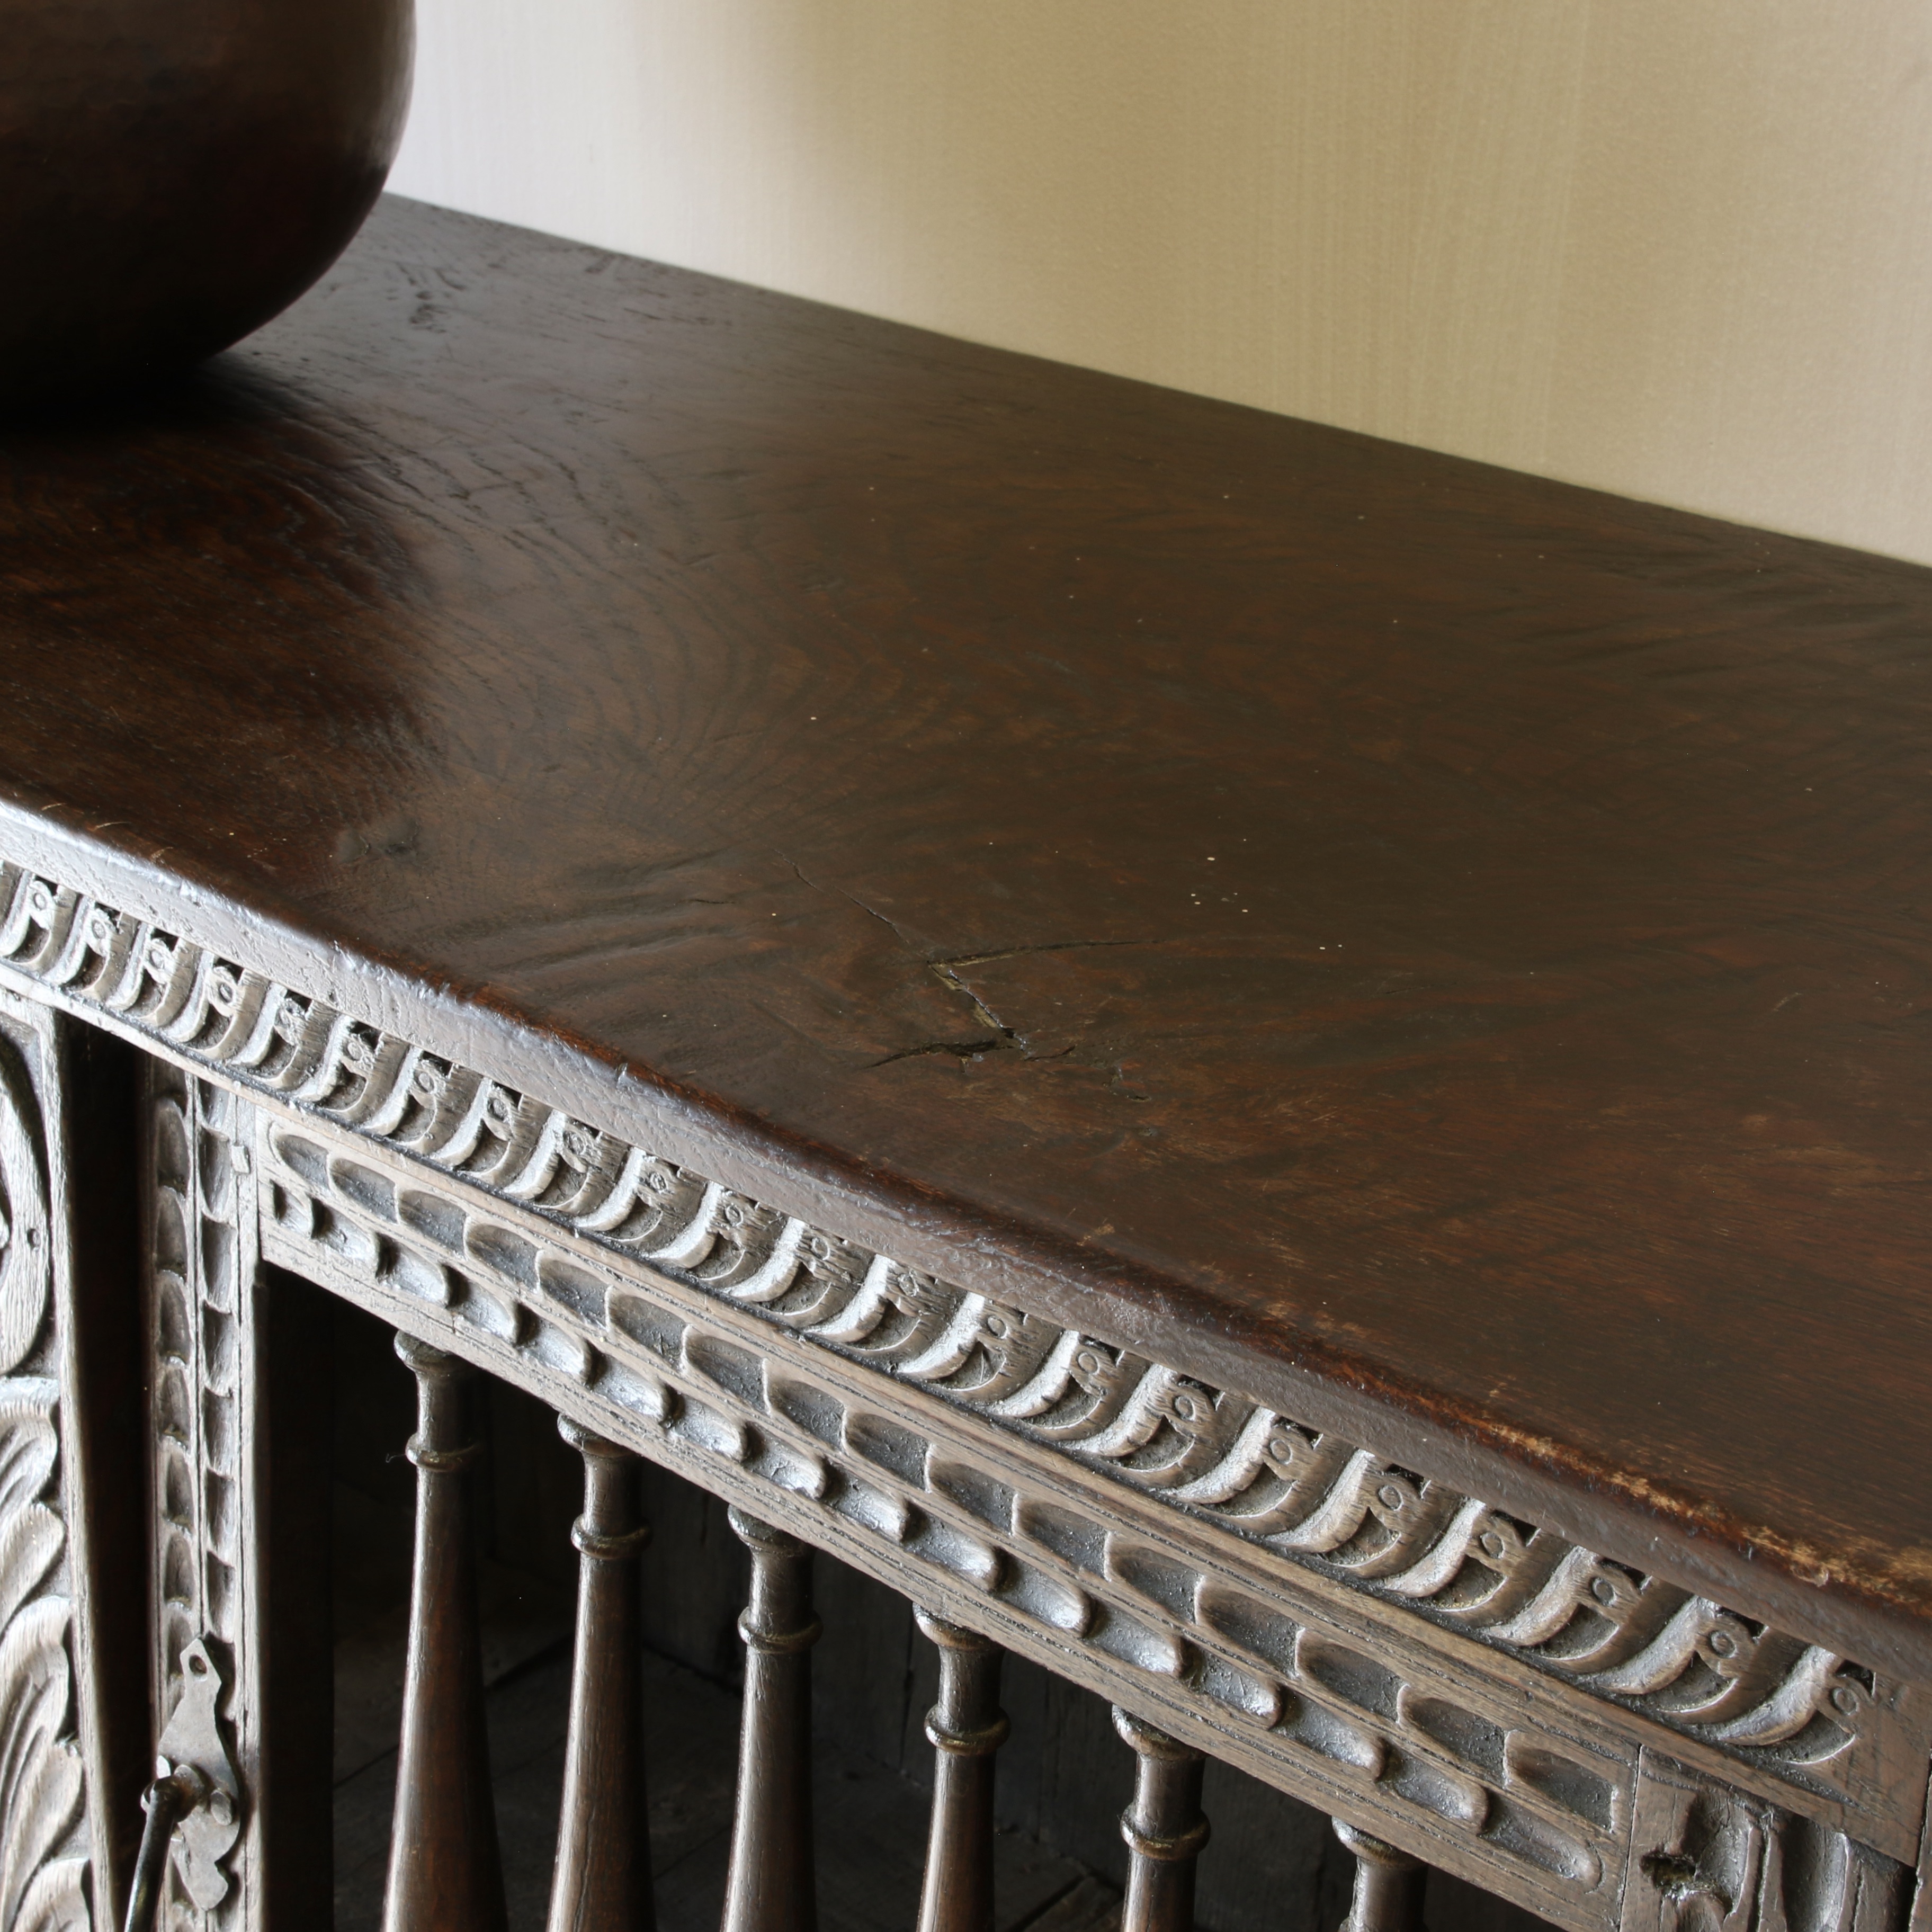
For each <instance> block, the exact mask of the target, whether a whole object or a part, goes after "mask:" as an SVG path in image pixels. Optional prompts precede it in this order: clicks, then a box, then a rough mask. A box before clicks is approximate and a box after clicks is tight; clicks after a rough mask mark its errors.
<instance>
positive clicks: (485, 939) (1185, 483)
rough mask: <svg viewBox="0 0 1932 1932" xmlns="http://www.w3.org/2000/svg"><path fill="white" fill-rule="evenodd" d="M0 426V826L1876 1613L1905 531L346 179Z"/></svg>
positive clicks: (1758, 1579)
mask: <svg viewBox="0 0 1932 1932" xmlns="http://www.w3.org/2000/svg"><path fill="white" fill-rule="evenodd" d="M4 446H5V458H4V463H0V475H4V478H5V481H4V485H0V490H4V493H0V544H4V553H0V692H4V700H0V784H4V792H5V797H6V799H7V800H8V801H10V803H9V804H8V805H7V808H6V809H5V814H4V820H0V845H3V846H4V847H5V850H7V853H8V856H19V854H20V852H21V851H23V850H28V851H30V852H31V853H45V852H56V853H64V854H65V861H64V862H66V863H68V865H70V867H79V868H82V870H83V871H84V872H85V873H86V877H88V878H89V880H93V881H95V883H96V884H97V886H98V889H102V890H107V889H110V887H111V888H112V889H115V890H117V891H119V892H122V893H123V894H124V895H135V896H138V895H139V894H140V893H142V892H148V893H149V894H150V895H159V897H158V898H157V903H158V902H161V901H165V899H166V895H169V894H172V895H175V899H176V900H177V901H180V902H181V903H182V904H184V907H185V908H186V910H184V911H183V913H182V915H181V916H182V917H183V919H184V920H185V921H190V922H193V923H194V924H195V926H196V931H197V932H198V933H200V934H202V935H203V936H204V937H206V938H208V939H209V940H210V941H211V942H212V941H213V940H214V939H215V938H219V937H220V935H222V934H224V933H233V934H234V935H238V937H237V938H236V944H238V945H240V944H242V943H243V941H246V942H247V943H248V945H249V946H251V947H252V948H253V952H252V953H251V957H257V956H262V955H263V953H264V952H265V950H266V952H269V953H275V956H277V957H279V958H282V959H290V960H297V961H299V960H302V959H307V960H308V962H309V964H308V966H307V967H306V968H305V969H304V970H305V971H308V974H309V976H310V978H311V980H314V978H315V977H316V976H317V974H326V976H328V977H329V981H330V986H331V987H332V990H333V995H334V997H336V998H339V999H340V1000H341V1001H343V1002H344V1004H346V1005H347V1007H349V1008H350V1010H357V1011H366V1012H367V1013H368V1015H369V1016H371V1017H372V1018H374V1019H377V1020H378V1021H379V1022H381V1021H384V1020H386V1021H389V1022H392V1023H393V1024H395V1025H399V1026H401V1027H402V1028H404V1031H410V1029H411V1028H414V1029H415V1031H414V1033H413V1037H418V1038H440V1039H444V1040H460V1038H462V1037H464V1036H463V1030H464V1029H469V1036H470V1037H472V1038H473V1039H474V1040H479V1041H484V1042H486V1043H487V1045H486V1046H475V1047H473V1048H472V1051H473V1052H476V1053H479V1054H483V1055H484V1056H485V1057H484V1058H483V1059H481V1060H478V1061H475V1063H474V1064H487V1065H488V1066H490V1068H491V1070H496V1068H497V1067H499V1065H500V1066H501V1067H505V1068H507V1069H508V1072H509V1073H510V1074H511V1075H513V1076H518V1077H521V1078H524V1079H527V1080H528V1082H529V1085H530V1090H531V1091H536V1092H540V1093H542V1094H544V1095H545V1096H546V1097H548V1098H550V1099H551V1100H553V1101H554V1102H555V1103H556V1104H559V1105H563V1106H580V1107H581V1108H582V1109H583V1110H584V1112H585V1113H586V1117H587V1118H592V1119H593V1120H595V1121H598V1123H599V1124H606V1125H614V1124H619V1123H620V1122H622V1121H629V1122H631V1123H632V1124H638V1126H637V1130H638V1131H639V1133H640V1135H644V1136H646V1137H648V1136H650V1135H655V1143H654V1144H655V1145H661V1146H662V1147H664V1148H666V1149H667V1151H673V1153H676V1152H679V1151H682V1154H685V1155H688V1157H689V1158H691V1159H692V1160H698V1159H699V1158H700V1155H702V1156H703V1160H704V1161H705V1162H706V1163H708V1166H706V1171H707V1172H716V1173H720V1174H722V1175H724V1177H725V1178H733V1177H736V1176H750V1177H752V1178H754V1180H755V1181H756V1183H757V1187H758V1188H759V1190H760V1192H761V1193H762V1194H763V1196H764V1197H765V1198H766V1199H772V1200H773V1201H775V1202H778V1203H779V1204H780V1205H799V1204H804V1205H814V1204H815V1205H817V1208H819V1209H820V1211H822V1212H823V1213H826V1214H829V1215H830V1216H832V1218H833V1219H834V1220H835V1221H836V1222H837V1223H838V1225H840V1226H842V1227H845V1228H847V1229H850V1230H851V1231H852V1232H854V1233H855V1234H857V1235H865V1236H868V1237H869V1238H872V1239H874V1240H875V1241H877V1243H878V1244H880V1246H882V1247H884V1248H886V1250H888V1251H889V1252H891V1253H895V1254H896V1255H898V1256H901V1258H902V1259H906V1260H908V1261H910V1262H915V1263H916V1264H918V1265H923V1266H927V1267H930V1268H932V1269H933V1270H934V1271H935V1272H938V1273H940V1274H943V1275H944V1276H945V1277H947V1279H949V1280H953V1281H955V1282H958V1283H962V1284H963V1285H965V1286H971V1287H977V1288H986V1289H991V1290H992V1291H994V1292H1010V1293H1011V1294H1013V1295H1016V1296H1017V1297H1019V1298H1020V1299H1022V1301H1025V1302H1027V1303H1028V1304H1029V1305H1032V1306H1035V1307H1045V1308H1046V1309H1048V1310H1049V1311H1050V1312H1055V1313H1060V1314H1061V1315H1063V1316H1066V1315H1068V1314H1071V1315H1073V1316H1074V1317H1075V1319H1079V1320H1080V1321H1082V1322H1085V1323H1086V1324H1087V1325H1088V1327H1089V1328H1091V1330H1092V1331H1094V1332H1095V1333H1098V1334H1104V1335H1108V1336H1111V1337H1113V1338H1115V1339H1116V1340H1141V1341H1148V1342H1150V1343H1153V1342H1157V1343H1160V1345H1161V1346H1162V1349H1163V1359H1165V1360H1168V1361H1172V1362H1175V1363H1176V1364H1178V1365H1179V1366H1181V1367H1189V1368H1193V1369H1194V1370H1196V1371H1197V1372H1198V1373H1201V1374H1203V1375H1205V1376H1211V1377H1215V1378H1218V1379H1220V1381H1221V1382H1223V1383H1224V1384H1229V1385H1235V1386H1238V1387H1239V1388H1241V1389H1242V1390H1243V1391H1244V1392H1245V1393H1247V1394H1250V1395H1253V1396H1257V1397H1260V1398H1262V1399H1263V1400H1270V1401H1274V1402H1277V1403H1279V1404H1280V1406H1283V1407H1285V1408H1286V1409H1288V1410H1289V1412H1291V1413H1294V1414H1297V1415H1302V1416H1304V1417H1305V1418H1307V1419H1309V1420H1310V1421H1313V1422H1314V1423H1316V1424H1317V1425H1318V1426H1336V1427H1339V1426H1341V1425H1342V1424H1343V1423H1345V1422H1346V1424H1347V1425H1348V1427H1349V1428H1351V1429H1352V1430H1353V1431H1354V1432H1355V1436H1354V1439H1355V1440H1358V1441H1362V1442H1367V1443H1368V1444H1369V1445H1370V1446H1371V1447H1373V1448H1378V1449H1379V1450H1382V1451H1385V1453H1388V1454H1391V1455H1394V1456H1397V1457H1403V1458H1406V1459H1409V1460H1411V1461H1412V1463H1413V1465H1414V1466H1415V1467H1417V1468H1418V1469H1421V1470H1422V1471H1423V1472H1424V1473H1427V1474H1432V1475H1440V1476H1442V1477H1445V1478H1451V1479H1454V1480H1457V1481H1462V1482H1463V1483H1465V1484H1468V1485H1469V1486H1471V1487H1475V1488H1476V1489H1478V1490H1479V1491H1480V1492H1481V1493H1484V1494H1487V1495H1490V1496H1492V1497H1493V1498H1494V1499H1496V1500H1499V1501H1500V1502H1503V1503H1505V1505H1506V1506H1508V1507H1514V1508H1521V1509H1523V1510H1525V1511H1535V1512H1540V1513H1541V1520H1544V1521H1547V1522H1550V1523H1552V1524H1553V1526H1555V1527H1557V1528H1559V1529H1562V1530H1564V1531H1565V1532H1566V1533H1568V1534H1571V1535H1577V1536H1579V1537H1581V1538H1584V1539H1585V1540H1586V1541H1591V1542H1592V1544H1593V1545H1594V1547H1598V1548H1600V1549H1601V1550H1604V1551H1605V1552H1606V1553H1608V1554H1610V1555H1612V1556H1622V1557H1623V1558H1625V1559H1626V1560H1628V1561H1631V1562H1642V1563H1648V1564H1652V1565H1655V1566H1657V1567H1658V1568H1662V1569H1664V1571H1666V1572H1667V1574H1673V1575H1675V1576H1676V1577H1678V1578H1679V1580H1682V1581H1688V1582H1690V1583H1694V1584H1698V1585H1703V1586H1708V1587H1709V1588H1710V1589H1712V1591H1714V1592H1717V1593H1718V1594H1721V1595H1728V1597H1729V1598H1730V1601H1733V1602H1734V1603H1741V1604H1742V1606H1743V1607H1745V1608H1747V1609H1748V1610H1754V1611H1756V1612H1757V1613H1760V1614H1763V1615H1766V1616H1773V1615H1775V1616H1778V1617H1780V1618H1781V1619H1784V1620H1785V1621H1786V1622H1787V1623H1788V1624H1790V1625H1791V1626H1792V1627H1793V1628H1797V1629H1799V1630H1800V1631H1809V1632H1813V1633H1817V1634H1822V1635H1823V1637H1824V1639H1825V1640H1827V1641H1832V1642H1836V1643H1841V1644H1842V1645H1843V1646H1845V1647H1846V1648H1848V1649H1850V1650H1851V1651H1852V1654H1854V1655H1858V1656H1859V1657H1860V1658H1863V1659H1864V1660H1866V1661H1885V1660H1888V1659H1894V1660H1903V1661H1906V1663H1907V1664H1910V1665H1911V1666H1912V1667H1914V1668H1917V1669H1919V1670H1923V1669H1924V1667H1926V1664H1927V1661H1928V1660H1932V1644H1928V1643H1927V1642H1926V1641H1925V1637H1926V1633H1927V1630H1928V1628H1932V1625H1928V1622H1927V1619H1928V1618H1932V1485H1928V1484H1927V1481H1926V1480H1925V1475H1924V1472H1925V1471H1926V1469H1927V1467H1928V1465H1932V1405H1928V1403H1927V1399H1926V1397H1927V1390H1928V1388H1932V1295H1928V1288H1927V1263H1928V1262H1929V1261H1932V1190H1928V1181H1932V1077H1929V1076H1932V980H1928V971H1927V968H1928V964H1929V963H1932V918H1929V917H1928V914H1932V573H1928V572H1927V571H1925V570H1923V569H1921V568H1915V567H1913V566H1911V565H1906V564H1904V563H1901V562H1893V561H1890V560H1887V559H1881V558H1877V557H1873V556H1864V555H1860V554H1857V553H1852V552H1849V551H1846V550H1838V549H1833V548H1829V547H1825V546H1822V545H1819V544H1810V543H1806V542H1803V541H1798V540H1796V539H1792V538H1784V537H1781V536H1775V535H1767V534H1766V533H1764V532H1758V531H1754V530H1748V529H1739V528H1736V527H1734V526H1728V525H1725V524H1721V523H1715V522H1712V521H1709V520H1703V519H1700V518H1698V517H1692V516H1689V515H1685V514H1680V513H1677V512H1675V511H1670V510H1667V509H1663V508H1654V507H1651V506H1647V505H1640V504H1634V503H1630V502H1623V501H1621V500H1619V499H1614V498H1611V497H1608V496H1602V495H1599V494H1596V493H1591V492H1588V491H1584V490H1577V489H1573V488H1569V487H1565V486H1562V485H1560V484H1555V483H1551V482H1547V481H1539V480H1537V479H1534V478H1529V477H1526V476H1521V475H1514V474H1512V473H1510V472H1505V471H1501V470H1497V469H1490V468H1486V467H1484V466H1480V465H1477V464H1474V463H1467V462H1463V461H1460V460H1454V459H1451V458H1445V457H1442V456H1437V455H1430V454H1427V453H1425V452H1420V451H1417V450H1415V449H1406V448H1403V447H1400V446H1395V445H1392V444H1388V443H1379V442H1376V441H1374V440H1370V439H1368V438H1366V437H1359V436H1355V435H1351V434H1346V433H1344V432H1342V431H1337V430H1333V429H1328V428H1320V427H1317V426H1313V425H1307V424H1305V423H1301V422H1294V421H1290V420H1286V419H1281V418H1278V417H1274V416H1267V415H1265V414H1262V413H1258V412H1255V411H1251V410H1243V409H1240V408H1236V407H1232V406H1229V405H1226V404H1219V403H1216V402H1214V401H1207V400H1204V399H1202V398H1196V397H1192V396H1187V395H1179V394H1175V393H1172V392H1166V391H1163V390H1160V389H1154V388H1150V387H1146V386H1141V385H1137V384H1135V383H1129V382H1126V381H1122V380H1117V379H1114V378H1111V377H1105V376H1101V375H1098V374H1091V373H1088V372H1084V371H1078V370H1073V369H1069V368H1061V367H1058V366H1055V365H1050V364H1047V363H1044V362H1037V361H1034V360H1031V359H1026V358H1024V357H1020V356H1012V355H1008V354H1005V353H999V352H996V351H994V350H986V349H981V348H977V347H971V346H969V345H966V344H960V343H957V342H953V341H947V340H945V339H943V338H938V337H936V336H933V335H927V334H924V333H922V332H917V331H914V330H911V329H904V328H901V327H898V326H894V325H892V324H889V323H883V322H878V321H874V320H866V319H864V318H861V317H855V316H852V315H849V314H843V313H841V312H838V311H833V310H830V309H826V308H820V307H818V306H815V305H811V304H808V303H805V302H799V301H796V300H793V299H789V298H786V297H783V296H777V295H773V294H769V293H762V292H759V291H756V290H749V289H745V288H742V287H736V286H734V285H732V284H727V283H723V282H720V281H714V280H711V279H708V278H704V277H702V276H699V275H691V274H688V273H684V272H678V271H675V270H672V269H664V268H659V267H655V266H650V265H647V264H645V263H638V262H635V261H631V260H625V259H623V258H620V257H613V256H611V255H608V254H601V253H599V252H598V251H594V250H592V249H589V248H580V247H577V246H574V245H568V244H565V243H563V242H557V241H554V240H551V239H545V238H542V237H539V236H532V235H529V234H526V233H521V232H519V231H517V230H514V229H507V228H503V227H499V226H493V225H490V224H487V223H481V222H478V221H475V220H470V219H468V218H466V217H460V216H457V215H453V214H446V213H442V212H438V211H431V210H428V209H426V208H421V207H417V206H414V205H411V204H409V203H407V202H400V201H393V200H392V201H391V202H388V203H386V205H384V206H383V208H382V210H381V211H380V212H379V214H378V215H377V218H376V219H375V220H374V221H373V222H372V223H371V226H370V227H369V229H368V230H367V231H366V232H365V235H364V236H363V237H362V239H361V241H360V242H359V243H358V244H357V245H356V248H354V249H353V251H352V252H351V254H350V255H349V257H347V258H346V260H345V261H344V263H343V264H342V265H341V266H340V267H339V268H338V270H337V271H336V272H335V273H334V274H333V275H332V276H331V277H330V278H329V279H328V280H327V281H326V282H325V283H324V284H323V286H322V287H321V288H320V290H318V291H317V293H315V294H314V295H313V296H311V297H310V298H309V299H308V300H306V301H305V302H303V303H302V304H301V305H299V307H298V308H296V310H295V311H293V312H292V313H291V314H290V315H288V316H287V317H285V318H284V320H282V321H281V322H279V323H276V324H275V325H274V326H272V327H271V328H269V329H268V330H266V331H265V332H263V334H261V335H259V336H257V338H254V340H253V341H251V342H250V343H248V344H246V345H245V347H243V348H242V350H239V351H237V352H236V353H232V354H230V355H229V356H226V357H224V358H223V359H220V360H219V361H218V362H216V363H214V364H213V365H210V366H209V367H208V368H207V369H206V370H205V371H203V372H202V373H201V374H199V375H198V376H196V377H193V378H192V379H190V380H188V381H187V382H185V383H183V384H182V385H181V386H179V387H178V388H177V389H173V390H171V391H169V392H166V393H163V394H161V395H157V396H154V397H151V398H148V399H146V400H145V401H141V402H139V403H137V404H124V405H121V406H120V407H115V408H104V409H102V410H100V411H98V412H97V413H95V414H94V415H92V416H89V417H87V418H86V419H80V420H71V421H68V422H57V423H56V422H43V423H41V424H38V425H31V426H18V425H17V426H16V427H14V428H12V429H11V430H10V431H7V432H6V433H5V437H4ZM124 902H125V901H124ZM277 949H280V950H279V952H278V951H277ZM291 970H292V971H293V970H294V969H293V968H292V969H291ZM296 977H297V979H298V981H299V979H300V975H299V974H296ZM315 990H318V991H320V990H323V989H320V988H319V987H318V988H317V989H315ZM425 1029H427V1031H425ZM439 1030H440V1031H439Z"/></svg>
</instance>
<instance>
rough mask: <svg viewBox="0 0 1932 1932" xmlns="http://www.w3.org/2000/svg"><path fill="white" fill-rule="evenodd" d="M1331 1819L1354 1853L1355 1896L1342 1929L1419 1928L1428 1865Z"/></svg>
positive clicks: (1410, 1931) (1403, 1931)
mask: <svg viewBox="0 0 1932 1932" xmlns="http://www.w3.org/2000/svg"><path fill="white" fill-rule="evenodd" d="M1331 1822H1332V1823H1333V1824H1334V1827H1335V1835H1336V1837H1337V1838H1340V1840H1341V1841H1342V1842H1343V1844H1345V1845H1346V1846H1348V1848H1349V1850H1350V1851H1352V1852H1354V1853H1355V1896H1354V1897H1353V1898H1352V1900H1350V1902H1349V1915H1348V1917H1347V1918H1345V1919H1343V1921H1342V1926H1341V1932H1422V1888H1423V1885H1424V1882H1425V1881H1426V1880H1427V1878H1428V1876H1429V1867H1427V1865H1425V1864H1424V1863H1423V1862H1422V1861H1421V1859H1420V1858H1411V1857H1410V1856H1409V1854H1408V1853H1407V1852H1399V1851H1397V1849H1396V1848H1395V1847H1394V1846H1393V1845H1385V1844H1384V1843H1382V1840H1381V1839H1379V1838H1370V1836H1369V1835H1368V1833H1367V1832H1358V1830H1357V1829H1355V1826H1352V1825H1345V1824H1343V1822H1342V1821H1341V1820H1340V1819H1339V1818H1337V1819H1334V1820H1331Z"/></svg>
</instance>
